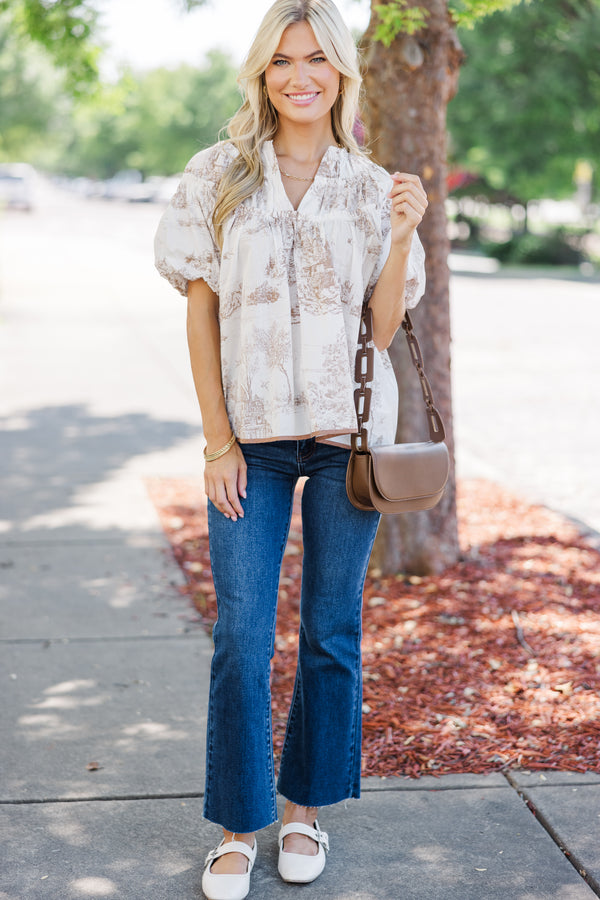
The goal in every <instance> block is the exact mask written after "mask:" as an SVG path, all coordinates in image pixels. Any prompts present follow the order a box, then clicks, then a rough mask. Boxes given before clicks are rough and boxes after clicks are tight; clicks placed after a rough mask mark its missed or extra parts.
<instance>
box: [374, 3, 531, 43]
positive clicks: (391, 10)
mask: <svg viewBox="0 0 600 900" xmlns="http://www.w3.org/2000/svg"><path fill="white" fill-rule="evenodd" d="M525 2H529V0H525ZM519 3H521V0H449V2H448V13H449V15H450V17H451V18H452V20H453V21H454V23H455V24H456V25H457V26H460V27H465V28H473V26H474V25H475V23H476V22H477V21H478V20H479V19H482V18H483V17H484V16H489V15H491V14H492V13H495V12H497V11H498V10H503V9H510V8H511V7H513V6H516V5H517V4H519ZM373 10H374V11H375V12H376V13H377V17H378V18H379V24H378V25H377V28H376V29H375V33H374V35H373V37H374V40H376V41H380V42H381V43H382V44H383V45H384V47H390V46H391V44H392V42H393V40H394V38H395V37H396V36H397V35H399V34H415V33H416V32H417V31H421V30H422V29H423V28H425V27H426V25H427V18H428V16H429V14H430V13H429V9H428V8H427V6H426V5H425V6H410V5H409V3H408V0H388V2H387V3H386V4H385V5H383V4H379V5H378V6H373Z"/></svg>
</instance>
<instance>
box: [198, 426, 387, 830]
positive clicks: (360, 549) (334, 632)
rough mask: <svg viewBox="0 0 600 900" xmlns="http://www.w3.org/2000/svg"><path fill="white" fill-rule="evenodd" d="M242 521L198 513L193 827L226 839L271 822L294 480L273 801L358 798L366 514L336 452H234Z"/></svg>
mask: <svg viewBox="0 0 600 900" xmlns="http://www.w3.org/2000/svg"><path fill="white" fill-rule="evenodd" d="M241 448H242V451H243V453H244V456H245V459H246V462H247V465H248V489H247V499H245V500H243V501H242V506H243V509H244V518H239V519H238V520H237V522H233V521H231V520H230V519H226V518H225V516H223V515H222V514H221V513H220V512H218V510H217V509H216V508H215V507H214V506H213V504H212V503H210V501H209V504H208V524H209V537H210V556H211V565H212V571H213V578H214V584H215V590H216V594H217V607H218V618H217V622H216V624H215V627H214V630H213V639H214V645H215V649H214V656H213V660H212V667H211V682H210V696H209V709H208V733H207V750H206V791H205V799H204V815H205V817H206V818H207V819H209V820H210V821H212V822H216V823H218V824H220V825H222V826H223V827H224V828H227V829H228V830H229V831H237V832H241V833H247V832H252V831H258V830H259V829H260V828H264V827H266V826H267V825H270V824H271V823H272V822H275V821H276V820H277V806H276V785H275V771H274V762H273V740H272V723H271V692H270V666H271V659H272V656H273V651H274V638H275V618H276V610H277V594H278V585H279V575H280V570H281V563H282V559H283V553H284V549H285V546H286V542H287V536H288V531H289V526H290V519H291V515H292V504H293V498H294V488H295V486H296V482H297V481H298V478H299V477H301V476H304V475H306V476H308V480H307V481H306V483H305V485H304V489H303V494H302V533H303V544H304V557H303V568H302V593H301V604H300V635H299V649H298V666H297V671H296V682H295V686H294V694H293V699H292V703H291V708H290V713H289V718H288V724H287V730H286V735H285V741H284V746H283V751H282V756H281V765H280V770H279V778H278V781H277V790H279V792H280V793H281V794H282V795H283V796H284V797H286V798H287V799H288V800H290V801H292V802H293V803H296V804H299V805H301V806H326V805H328V804H331V803H337V802H339V801H340V800H345V799H346V798H348V797H358V796H359V795H360V764H361V736H362V732H361V714H362V664H361V651H360V641H361V636H362V627H361V613H362V592H363V585H364V580H365V575H366V571H367V565H368V562H369V557H370V555H371V549H372V547H373V541H374V540H375V534H376V531H377V525H378V523H379V514H378V513H375V512H363V511H360V510H358V509H355V507H353V506H352V504H351V503H350V501H349V500H348V498H347V495H346V488H345V478H346V467H347V464H348V457H349V452H350V451H349V450H345V449H343V448H340V447H333V446H331V445H327V444H321V443H317V442H316V441H315V440H314V439H309V440H302V441H273V442H269V443H262V444H242V445H241Z"/></svg>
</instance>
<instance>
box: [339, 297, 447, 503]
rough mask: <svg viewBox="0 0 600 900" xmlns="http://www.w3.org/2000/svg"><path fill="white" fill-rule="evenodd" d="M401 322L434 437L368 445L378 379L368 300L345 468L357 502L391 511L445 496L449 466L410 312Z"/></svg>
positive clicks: (349, 489) (350, 495)
mask: <svg viewBox="0 0 600 900" xmlns="http://www.w3.org/2000/svg"><path fill="white" fill-rule="evenodd" d="M402 328H403V329H404V333H405V335H406V340H407V341H408V347H409V350H410V355H411V358H412V361H413V363H414V364H415V368H416V370H417V372H418V373H419V378H420V380H421V389H422V391H423V399H424V401H425V406H426V409H427V418H428V423H429V437H430V440H428V441H422V442H419V443H414V444H388V445H385V446H383V447H371V448H369V446H368V436H367V429H366V428H365V423H366V422H368V420H369V414H370V408H371V394H372V389H371V387H370V382H371V381H372V379H373V366H374V356H375V351H374V349H373V347H369V346H368V344H369V342H370V341H371V340H372V336H373V312H372V310H371V308H370V307H369V306H367V307H365V308H364V309H363V314H362V318H361V325H360V334H359V338H358V350H357V353H356V369H355V379H356V381H358V382H359V383H360V387H358V388H357V389H356V390H355V391H354V403H355V405H356V417H357V420H358V433H357V434H353V435H352V452H351V454H350V460H349V462H348V470H347V473H346V491H347V493H348V498H349V500H350V502H351V503H352V504H353V506H356V507H357V508H358V509H364V510H377V511H378V512H380V513H387V514H388V515H394V514H396V513H402V512H415V511H417V510H421V509H431V507H432V506H435V505H436V503H438V502H439V500H440V499H441V497H442V494H443V492H444V487H445V486H446V482H447V480H448V473H449V470H450V458H449V454H448V448H447V446H446V444H445V443H444V438H445V437H446V433H445V431H444V424H443V422H442V418H441V416H440V414H439V412H438V411H437V409H436V408H435V406H434V405H433V395H432V392H431V386H430V384H429V381H428V380H427V376H426V375H425V371H424V369H423V356H422V354H421V348H420V346H419V342H418V340H417V336H416V334H415V333H414V331H413V325H412V321H411V318H410V316H409V314H408V312H406V314H405V316H404V321H403V322H402Z"/></svg>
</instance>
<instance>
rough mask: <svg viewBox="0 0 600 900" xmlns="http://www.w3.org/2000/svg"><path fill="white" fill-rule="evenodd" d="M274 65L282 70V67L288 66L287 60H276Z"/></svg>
mask: <svg viewBox="0 0 600 900" xmlns="http://www.w3.org/2000/svg"><path fill="white" fill-rule="evenodd" d="M273 65H274V66H279V67H280V68H281V66H287V59H274V60H273Z"/></svg>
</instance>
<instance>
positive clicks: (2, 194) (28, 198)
mask: <svg viewBox="0 0 600 900" xmlns="http://www.w3.org/2000/svg"><path fill="white" fill-rule="evenodd" d="M34 178H35V171H34V169H33V168H32V167H31V166H30V165H28V164H27V163H0V209H2V208H4V207H8V208H9V209H24V210H26V211H27V212H30V211H31V210H32V209H33V181H34Z"/></svg>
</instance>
